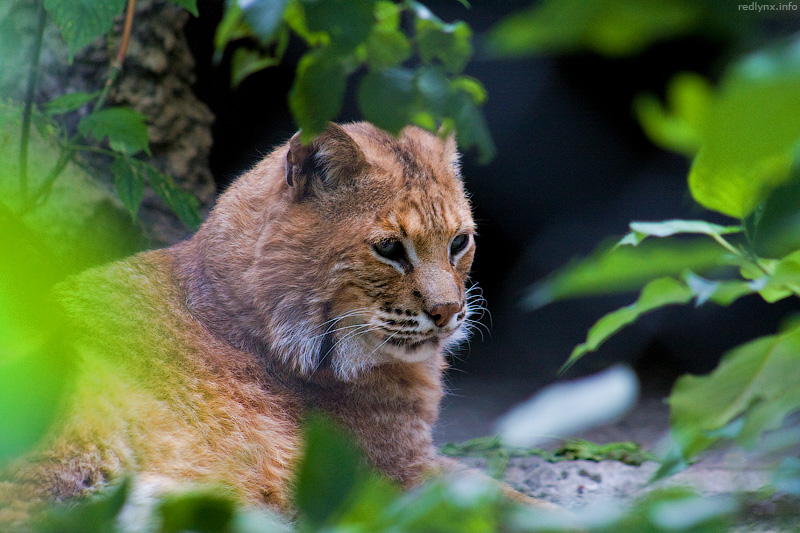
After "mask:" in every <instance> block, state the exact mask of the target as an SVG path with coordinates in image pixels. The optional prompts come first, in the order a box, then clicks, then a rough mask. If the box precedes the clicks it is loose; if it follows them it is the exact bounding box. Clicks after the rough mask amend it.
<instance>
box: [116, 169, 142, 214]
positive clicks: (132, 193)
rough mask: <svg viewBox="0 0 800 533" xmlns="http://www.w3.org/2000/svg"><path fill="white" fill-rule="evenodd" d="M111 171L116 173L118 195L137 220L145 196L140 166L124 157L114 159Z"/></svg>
mask: <svg viewBox="0 0 800 533" xmlns="http://www.w3.org/2000/svg"><path fill="white" fill-rule="evenodd" d="M111 172H112V173H113V174H114V187H115V188H116V189H117V196H118V197H119V199H120V200H121V201H122V205H124V206H125V209H127V210H128V212H129V213H130V214H131V217H132V218H133V219H134V220H135V219H136V213H138V212H139V204H141V203H142V197H143V196H144V177H142V176H141V175H140V174H139V168H138V167H137V166H136V165H135V164H133V163H131V162H130V161H129V160H128V159H127V158H124V157H119V158H117V159H115V160H114V163H113V164H112V165H111Z"/></svg>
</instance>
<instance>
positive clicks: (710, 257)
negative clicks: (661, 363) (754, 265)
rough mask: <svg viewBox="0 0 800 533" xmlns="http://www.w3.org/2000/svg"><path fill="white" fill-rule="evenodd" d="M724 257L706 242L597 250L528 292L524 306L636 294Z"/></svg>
mask: <svg viewBox="0 0 800 533" xmlns="http://www.w3.org/2000/svg"><path fill="white" fill-rule="evenodd" d="M725 257H726V253H725V251H724V250H722V249H720V247H719V246H717V245H716V244H714V243H711V242H708V241H697V240H690V241H681V242H672V241H669V240H665V241H661V240H657V241H656V240H653V241H647V242H645V243H643V244H642V245H640V246H638V247H636V248H632V247H628V246H622V247H612V248H609V247H607V246H601V247H600V248H599V249H598V250H597V251H596V252H594V253H593V254H592V255H590V256H589V257H587V258H585V259H582V260H578V261H574V262H573V263H572V264H570V265H568V266H566V267H564V268H562V269H560V270H559V271H557V272H556V273H554V274H552V275H550V276H548V277H547V278H545V279H544V280H542V281H540V282H538V283H536V284H535V285H534V286H533V287H531V288H530V289H529V290H528V295H527V296H526V297H525V300H524V304H525V306H526V307H527V308H528V309H536V308H539V307H542V306H545V305H547V304H549V303H552V302H555V301H558V300H563V299H566V298H574V297H576V296H588V295H598V294H614V293H620V292H627V291H632V290H637V289H639V288H641V287H642V286H643V285H645V284H646V283H647V282H648V281H650V280H652V279H655V278H659V277H662V276H677V275H680V274H681V273H683V272H684V271H685V270H687V269H690V270H692V271H694V272H697V273H700V274H702V273H703V272H705V271H707V270H709V269H711V268H714V267H717V266H720V265H723V264H725Z"/></svg>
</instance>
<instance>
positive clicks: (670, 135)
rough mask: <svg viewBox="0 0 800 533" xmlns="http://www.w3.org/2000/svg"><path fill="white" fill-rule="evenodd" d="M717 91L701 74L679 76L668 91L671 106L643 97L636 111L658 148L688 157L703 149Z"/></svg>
mask: <svg viewBox="0 0 800 533" xmlns="http://www.w3.org/2000/svg"><path fill="white" fill-rule="evenodd" d="M713 102H714V90H713V88H712V87H711V84H710V83H709V82H708V80H706V79H705V78H703V77H702V76H698V75H697V74H692V73H688V72H684V73H681V74H678V75H676V76H675V77H674V78H672V80H671V81H670V83H669V86H668V87H667V105H668V109H664V107H663V106H662V105H661V102H659V101H658V99H657V98H656V97H655V96H653V95H650V94H646V95H640V96H639V97H637V98H636V99H635V100H634V102H633V109H634V111H635V112H636V116H637V118H638V119H639V123H640V124H641V125H642V129H643V130H644V132H645V133H646V134H647V136H648V137H649V138H650V140H651V141H653V142H654V143H655V144H657V145H658V146H660V147H662V148H666V149H667V150H672V151H674V152H678V153H680V154H684V155H687V156H694V155H695V154H696V153H697V150H699V149H700V145H701V143H702V139H703V134H704V132H705V128H706V124H707V122H708V116H709V113H710V110H711V107H712V105H713Z"/></svg>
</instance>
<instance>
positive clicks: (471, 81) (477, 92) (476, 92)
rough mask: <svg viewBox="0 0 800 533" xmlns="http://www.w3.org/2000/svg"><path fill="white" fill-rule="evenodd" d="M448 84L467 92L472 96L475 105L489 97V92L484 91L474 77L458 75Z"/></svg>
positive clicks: (482, 102)
mask: <svg viewBox="0 0 800 533" xmlns="http://www.w3.org/2000/svg"><path fill="white" fill-rule="evenodd" d="M450 86H451V87H452V88H453V89H455V90H457V91H463V92H465V93H467V94H469V95H470V96H471V97H472V101H473V103H475V105H481V104H484V103H485V102H486V99H487V98H488V97H489V94H488V93H487V92H486V89H485V88H484V86H483V84H482V83H481V82H480V81H478V80H476V79H475V78H471V77H469V76H459V77H457V78H455V79H453V80H452V81H451V82H450Z"/></svg>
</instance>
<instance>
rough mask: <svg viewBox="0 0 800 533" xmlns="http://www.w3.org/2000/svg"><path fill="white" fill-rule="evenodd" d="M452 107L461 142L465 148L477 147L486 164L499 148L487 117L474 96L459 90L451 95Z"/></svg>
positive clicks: (482, 161) (479, 156) (481, 158)
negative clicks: (496, 145) (495, 143)
mask: <svg viewBox="0 0 800 533" xmlns="http://www.w3.org/2000/svg"><path fill="white" fill-rule="evenodd" d="M450 107H451V109H452V117H453V120H454V121H455V125H456V135H457V137H458V142H459V144H460V145H461V146H463V147H464V148H471V147H472V146H475V147H477V148H478V162H479V163H481V164H486V163H488V162H489V161H491V160H492V159H493V158H494V156H495V153H496V152H497V149H496V147H495V145H494V141H492V135H491V133H489V127H488V126H487V125H486V119H485V118H484V116H483V113H482V112H481V110H480V109H478V107H477V106H476V105H475V103H474V102H473V100H472V96H471V95H469V94H466V93H463V92H457V93H455V94H453V95H452V96H451V102H450Z"/></svg>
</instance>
